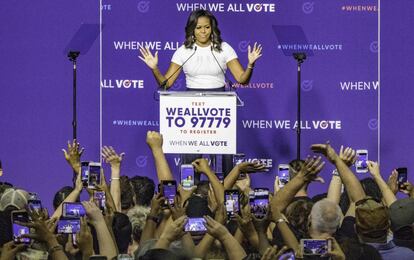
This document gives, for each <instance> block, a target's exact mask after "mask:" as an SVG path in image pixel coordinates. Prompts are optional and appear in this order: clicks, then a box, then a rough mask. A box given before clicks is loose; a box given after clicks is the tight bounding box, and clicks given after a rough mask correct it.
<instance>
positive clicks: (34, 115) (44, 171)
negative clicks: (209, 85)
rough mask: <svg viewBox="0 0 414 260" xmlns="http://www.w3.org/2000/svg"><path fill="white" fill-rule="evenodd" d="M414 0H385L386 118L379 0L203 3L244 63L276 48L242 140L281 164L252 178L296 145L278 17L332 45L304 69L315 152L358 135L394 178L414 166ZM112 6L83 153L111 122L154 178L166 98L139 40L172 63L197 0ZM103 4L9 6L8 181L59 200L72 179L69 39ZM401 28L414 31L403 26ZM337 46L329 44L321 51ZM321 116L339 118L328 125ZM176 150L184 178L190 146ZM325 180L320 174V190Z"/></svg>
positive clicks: (260, 69) (83, 78)
mask: <svg viewBox="0 0 414 260" xmlns="http://www.w3.org/2000/svg"><path fill="white" fill-rule="evenodd" d="M408 1H409V0H405V1H401V2H398V3H389V2H385V1H382V2H381V38H380V42H381V44H382V46H381V85H382V92H381V103H380V104H381V124H379V120H378V93H379V92H378V86H379V85H378V49H379V48H378V7H377V1H376V0H372V1H368V0H366V1H356V0H354V1H322V0H317V1H294V2H293V3H292V1H286V0H285V1H268V2H257V1H232V2H231V3H228V2H227V1H222V2H216V1H200V2H199V3H202V4H203V5H206V7H207V9H212V8H213V7H216V8H218V9H216V11H213V12H214V14H215V15H216V17H217V18H218V20H219V25H220V29H221V31H222V36H223V39H224V40H225V41H227V42H228V43H229V44H231V45H232V46H233V48H234V49H235V50H236V52H237V53H238V55H239V59H240V61H241V63H242V64H243V65H246V62H247V57H246V56H247V53H246V46H247V44H248V43H250V44H252V43H254V42H255V41H257V42H260V43H261V44H262V45H263V47H264V55H263V57H262V58H261V59H260V60H259V61H258V63H257V64H256V67H255V71H254V75H253V78H252V81H251V83H250V85H249V86H247V87H240V88H239V89H238V93H239V95H240V97H241V98H242V99H243V100H244V101H245V103H246V105H245V106H244V107H241V108H239V110H238V112H239V114H238V121H239V123H238V151H239V152H243V153H245V154H246V156H247V159H248V160H250V159H254V158H259V159H263V160H264V161H265V162H266V163H268V164H269V165H272V166H273V167H272V169H271V171H270V172H269V173H266V174H260V175H259V174H257V175H254V176H253V177H252V182H253V185H254V186H267V187H271V186H272V184H273V178H274V174H275V172H276V171H277V165H278V164H279V163H286V162H288V161H289V160H291V159H292V158H293V157H295V154H296V135H295V130H294V129H293V124H294V121H295V117H296V64H295V61H294V60H293V58H291V57H286V56H284V55H283V53H282V49H283V48H289V46H279V43H278V41H277V39H276V36H275V35H274V33H273V31H272V25H292V24H294V25H299V26H301V27H302V28H303V30H304V32H305V34H306V36H307V39H308V41H309V43H311V44H312V45H313V47H314V48H319V50H318V49H316V50H314V53H315V55H314V56H313V57H309V58H308V59H307V60H306V61H305V63H304V64H303V66H302V68H303V73H302V79H303V81H302V111H303V113H302V119H303V121H304V122H303V126H304V128H305V129H304V130H303V132H302V155H306V154H308V153H309V149H308V147H309V146H310V144H312V143H315V142H324V141H326V140H330V141H331V143H333V144H334V146H335V147H336V148H338V147H339V145H340V144H345V145H350V146H352V147H354V148H356V149H358V148H361V149H368V150H369V157H370V159H372V160H378V154H380V155H381V163H382V167H381V168H382V170H383V174H384V176H388V173H389V172H390V170H391V169H392V168H394V167H399V166H407V167H409V168H410V166H411V165H410V164H409V158H410V156H411V153H410V148H411V145H410V144H411V143H410V142H412V141H411V139H410V138H409V136H408V134H409V130H410V129H412V125H411V121H410V119H411V118H412V113H411V110H410V108H409V107H408V106H409V103H408V101H406V100H407V97H409V96H410V94H411V93H412V92H411V89H410V86H409V82H410V79H409V76H408V75H407V74H408V73H407V72H408V65H409V63H408V62H409V57H411V56H412V55H411V53H409V52H408V51H409V50H410V49H409V47H408V46H412V43H413V38H414V37H413V36H412V35H411V34H410V33H409V28H411V27H412V25H413V21H412V18H411V16H410V13H412V11H413V10H412V9H413V8H412V5H409V2H408ZM209 2H210V5H209ZM212 3H214V6H213V5H211V4H212ZM103 4H104V5H103V7H102V17H103V23H104V31H103V34H102V39H103V40H102V82H101V86H102V88H101V89H100V88H99V71H100V59H99V51H100V45H99V41H98V40H97V41H96V42H95V43H94V44H93V46H92V48H91V49H90V51H89V53H88V54H86V55H83V56H81V57H80V58H79V62H78V111H79V113H78V117H79V118H78V123H79V127H78V137H79V138H78V139H79V141H80V142H81V144H82V145H83V146H84V147H85V148H86V151H85V154H84V158H83V159H84V160H95V161H96V160H99V146H100V123H102V143H103V144H104V145H112V146H114V147H115V148H116V149H117V151H119V152H122V151H124V152H126V157H125V162H124V164H123V168H122V170H123V173H124V174H127V175H134V174H143V175H148V176H151V177H154V176H155V172H154V167H153V160H152V158H151V155H150V151H149V149H148V148H147V146H146V144H145V134H146V132H147V131H148V130H158V128H159V127H158V115H159V111H158V105H159V103H158V102H157V101H156V100H155V99H154V91H155V90H156V84H155V81H154V79H153V76H152V74H151V72H150V70H149V69H148V68H147V67H146V65H145V64H144V63H142V62H141V61H140V60H139V59H138V58H137V56H138V50H137V44H141V43H145V42H147V43H148V44H150V45H151V47H152V49H157V50H159V57H160V64H159V66H160V68H161V70H162V71H165V70H166V69H167V67H168V64H169V62H170V59H171V56H172V54H173V53H174V50H175V49H176V48H177V47H178V46H179V45H180V43H181V42H182V41H183V38H184V25H185V22H186V19H187V16H188V13H189V12H190V11H191V5H193V6H192V7H195V6H194V5H195V4H194V3H193V2H190V1H188V2H177V1H162V0H157V1H155V0H153V1H132V0H125V1H122V2H120V1H109V0H108V1H104V2H103ZM258 4H262V5H258ZM98 5H99V4H98V3H97V2H96V1H87V2H85V1H79V0H76V1H71V3H70V4H68V3H67V2H65V1H55V2H54V3H50V2H49V1H44V0H43V1H36V3H33V2H32V1H27V0H24V1H18V2H13V3H8V2H2V3H1V4H0V7H1V9H0V13H1V15H2V16H1V17H2V19H3V21H4V24H7V25H8V26H2V27H1V28H0V36H1V37H2V39H3V40H2V41H1V43H0V49H1V50H2V53H3V63H2V64H3V66H2V71H3V73H2V77H0V85H1V86H2V87H1V88H0V96H1V97H2V99H1V100H2V102H0V108H1V109H0V111H1V112H2V114H3V115H4V116H3V119H2V120H0V129H2V135H1V138H0V147H1V148H0V159H1V160H2V161H3V168H4V176H2V177H0V180H1V181H9V182H12V183H14V184H16V185H17V186H20V187H23V188H25V189H27V190H29V191H37V192H38V193H39V194H40V197H41V198H42V199H43V200H44V201H45V204H46V205H48V206H49V205H50V203H51V199H52V196H53V194H54V193H55V191H56V190H57V189H58V188H60V187H61V186H64V185H69V184H70V180H71V171H70V169H69V168H68V167H67V166H66V162H65V160H64V158H63V154H62V152H61V151H60V150H61V149H62V148H64V146H65V143H66V141H67V140H68V139H70V138H71V136H72V131H71V130H72V128H71V120H72V107H71V104H72V103H71V102H72V67H71V63H70V62H69V61H68V59H67V58H66V56H65V54H64V53H63V50H64V48H65V47H66V45H67V43H68V42H69V41H70V39H71V37H72V36H73V34H74V33H75V32H76V31H77V29H78V28H79V26H80V24H81V23H98V22H99V6H98ZM220 10H222V11H220ZM407 17H410V19H411V20H409V23H407ZM396 27H398V32H399V31H402V32H405V33H401V34H399V33H397V30H395V28H396ZM157 44H158V45H157ZM326 47H328V49H329V50H321V49H322V48H326ZM406 73H407V74H406ZM184 84H185V80H184V77H183V75H181V76H180V78H179V79H178V81H177V83H176V85H175V86H174V87H173V89H174V90H179V89H183V88H184ZM384 86H385V87H384ZM100 90H102V93H101V94H102V107H101V109H102V122H101V121H100ZM395 90H397V91H395ZM388 92H389V93H388ZM397 118H398V119H400V120H398V124H396V122H395V121H396V119H397ZM324 120H327V121H330V122H328V123H324V122H323V121H324ZM276 122H277V123H279V125H278V126H279V127H277V124H276ZM282 123H284V125H283V126H281V125H280V124H282ZM287 123H290V126H289V127H288V125H286V124H287ZM321 123H322V124H321ZM321 125H322V126H323V127H327V129H315V127H316V126H321ZM379 126H380V127H379ZM308 128H310V129H308ZM380 129H381V132H380V136H381V139H380V140H381V142H380V143H379V142H378V132H379V130H380ZM407 140H410V141H409V142H407ZM378 146H380V148H381V150H380V151H379V150H378ZM168 159H169V161H170V163H171V166H172V168H173V171H174V172H175V173H176V174H177V175H176V176H178V171H177V170H178V168H177V167H176V166H175V165H176V163H177V160H178V156H176V155H168ZM106 169H107V171H108V168H106ZM331 169H332V167H331V166H328V167H326V168H325V170H324V171H323V173H322V176H323V177H325V179H326V180H329V178H328V177H329V174H330V171H331ZM410 179H411V180H412V178H410ZM326 187H327V186H326V185H320V186H317V185H316V186H315V187H313V188H316V189H315V191H314V192H313V193H317V192H318V190H319V188H323V189H324V190H326Z"/></svg>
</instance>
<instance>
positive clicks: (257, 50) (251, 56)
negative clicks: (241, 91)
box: [247, 42, 262, 66]
mask: <svg viewBox="0 0 414 260" xmlns="http://www.w3.org/2000/svg"><path fill="white" fill-rule="evenodd" d="M261 56H262V45H261V44H257V42H255V43H254V45H253V48H252V47H251V46H250V45H249V46H248V47H247V59H248V60H249V66H253V65H254V63H255V62H256V60H257V59H259V58H260V57H261Z"/></svg>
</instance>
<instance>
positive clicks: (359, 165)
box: [355, 149, 368, 173]
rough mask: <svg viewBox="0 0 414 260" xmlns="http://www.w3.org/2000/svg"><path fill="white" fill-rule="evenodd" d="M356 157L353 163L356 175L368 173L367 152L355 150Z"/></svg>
mask: <svg viewBox="0 0 414 260" xmlns="http://www.w3.org/2000/svg"><path fill="white" fill-rule="evenodd" d="M356 157H357V158H356V161H355V171H356V172H357V173H366V172H368V163H367V162H368V150H366V149H364V150H357V151H356Z"/></svg>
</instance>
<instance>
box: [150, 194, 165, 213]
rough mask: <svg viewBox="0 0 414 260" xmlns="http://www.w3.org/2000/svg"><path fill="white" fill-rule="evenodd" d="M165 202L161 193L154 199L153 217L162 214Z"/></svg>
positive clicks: (152, 204) (152, 206)
mask: <svg viewBox="0 0 414 260" xmlns="http://www.w3.org/2000/svg"><path fill="white" fill-rule="evenodd" d="M164 200H165V198H164V197H163V196H162V195H161V193H158V194H157V195H155V196H154V197H153V198H152V200H151V211H150V215H151V216H158V214H159V213H160V212H161V209H162V205H163V204H164Z"/></svg>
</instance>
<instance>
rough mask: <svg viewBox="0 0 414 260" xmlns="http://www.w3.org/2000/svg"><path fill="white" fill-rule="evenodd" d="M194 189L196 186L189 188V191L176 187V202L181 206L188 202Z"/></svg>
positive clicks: (179, 186)
mask: <svg viewBox="0 0 414 260" xmlns="http://www.w3.org/2000/svg"><path fill="white" fill-rule="evenodd" d="M196 189H197V186H193V187H191V189H189V190H186V189H184V188H183V186H181V185H178V188H177V194H178V198H177V200H178V201H179V202H180V205H183V204H184V203H185V202H186V201H187V200H188V198H190V197H191V195H192V194H193V193H194V191H195V190H196ZM174 200H175V199H174ZM175 205H177V204H175Z"/></svg>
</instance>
